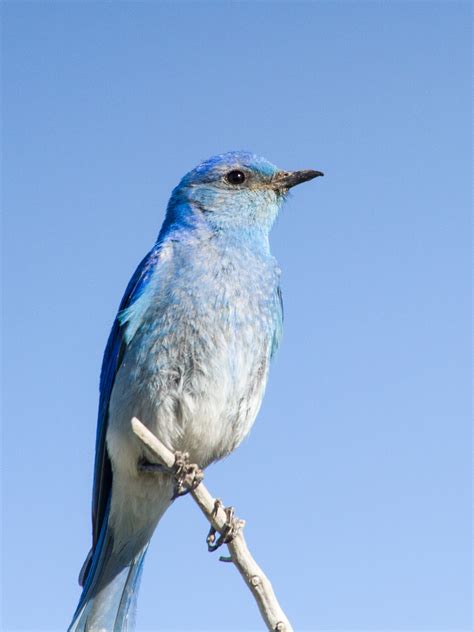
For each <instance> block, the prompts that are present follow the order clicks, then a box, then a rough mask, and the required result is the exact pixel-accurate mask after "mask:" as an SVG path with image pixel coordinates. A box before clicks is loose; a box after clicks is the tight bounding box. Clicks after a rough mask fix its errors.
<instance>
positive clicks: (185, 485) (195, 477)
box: [171, 452, 204, 500]
mask: <svg viewBox="0 0 474 632" xmlns="http://www.w3.org/2000/svg"><path fill="white" fill-rule="evenodd" d="M174 456H175V461H174V465H173V470H172V471H173V475H174V479H175V486H174V493H173V497H172V499H171V500H175V498H178V497H179V496H184V495H185V494H188V493H189V492H190V491H192V490H193V489H196V487H197V486H198V485H199V483H200V482H201V481H202V479H203V478H204V474H203V471H202V470H201V468H200V467H199V466H198V465H196V464H195V463H190V462H189V454H188V453H187V452H175V455H174Z"/></svg>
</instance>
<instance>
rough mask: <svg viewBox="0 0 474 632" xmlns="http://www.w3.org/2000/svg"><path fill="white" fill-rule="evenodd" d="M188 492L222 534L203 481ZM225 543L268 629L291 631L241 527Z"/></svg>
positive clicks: (166, 459) (155, 445) (155, 447)
mask: <svg viewBox="0 0 474 632" xmlns="http://www.w3.org/2000/svg"><path fill="white" fill-rule="evenodd" d="M131 423H132V429H133V432H134V433H135V434H136V435H137V437H138V438H139V439H140V440H141V441H142V442H143V443H144V444H145V445H146V446H147V448H148V449H149V450H151V451H152V453H153V454H154V455H155V456H156V458H157V459H158V461H159V462H160V463H162V464H163V465H164V466H165V467H167V468H169V469H172V468H173V466H174V463H175V455H174V454H173V453H172V452H171V451H170V450H168V448H166V447H165V446H164V445H163V444H162V443H161V441H159V439H157V438H156V437H155V435H154V434H152V433H151V432H150V431H149V430H148V429H147V428H146V427H145V426H144V425H143V424H142V423H141V421H139V420H138V419H137V418H136V417H134V418H133V419H132V422H131ZM189 493H190V494H191V496H192V497H193V498H194V500H195V501H196V503H197V504H198V505H199V507H200V509H201V511H202V512H203V514H204V515H205V516H206V518H207V519H208V521H209V522H210V524H211V526H212V527H213V528H214V529H215V530H216V531H218V532H219V533H221V534H222V532H223V531H224V530H225V526H226V524H227V520H228V516H227V514H226V512H225V511H224V508H223V507H222V504H221V503H219V502H217V503H216V499H215V498H213V497H212V496H211V494H210V493H209V492H208V491H207V489H206V487H205V486H204V484H203V483H200V484H199V485H198V486H197V487H195V488H194V489H191V490H190V492H189ZM227 546H228V548H229V553H230V558H225V560H226V561H231V562H233V563H234V564H235V566H236V567H237V569H238V571H239V573H240V574H241V575H242V578H243V579H244V581H245V583H246V584H247V586H248V587H249V588H250V590H251V592H252V594H253V596H254V598H255V601H256V602H257V605H258V608H259V610H260V613H261V615H262V618H263V620H264V621H265V623H266V626H267V628H268V630H271V631H272V632H293V628H292V627H291V624H290V622H289V621H288V619H287V618H286V616H285V613H284V612H283V610H282V609H281V607H280V604H279V603H278V601H277V598H276V596H275V593H274V592H273V588H272V585H271V583H270V580H269V579H268V578H267V577H266V575H265V574H264V572H263V571H262V569H261V568H260V566H258V564H257V563H256V561H255V560H254V559H253V557H252V555H251V554H250V551H249V550H248V548H247V544H246V542H245V539H244V534H243V531H242V529H239V530H238V531H237V533H236V535H235V536H234V538H233V540H232V541H231V542H229V543H228V544H227Z"/></svg>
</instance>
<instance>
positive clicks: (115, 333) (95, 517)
mask: <svg viewBox="0 0 474 632" xmlns="http://www.w3.org/2000/svg"><path fill="white" fill-rule="evenodd" d="M159 255H160V245H159V244H156V245H155V246H154V247H153V249H152V250H151V251H150V252H149V253H148V254H147V255H146V257H145V258H144V259H143V260H142V261H141V263H140V265H139V266H138V268H137V269H136V270H135V273H134V274H133V276H132V278H131V279H130V281H129V283H128V286H127V289H126V290H125V294H124V296H123V298H122V301H121V303H120V306H119V311H118V315H117V317H116V318H115V321H114V324H113V327H112V331H111V332H110V336H109V339H108V342H107V346H106V348H105V353H104V359H103V361H102V370H101V374H100V399H99V414H98V421H97V435H96V444H95V466H94V488H93V496H92V548H93V549H94V548H95V546H96V544H97V542H98V541H99V537H100V532H101V528H102V523H103V521H104V517H105V515H106V513H107V505H108V501H109V496H110V490H111V487H112V466H111V463H110V459H109V457H108V454H107V449H106V445H105V437H106V434H107V424H108V414H109V401H110V395H111V393H112V388H113V386H114V381H115V376H116V375H117V371H118V370H119V368H120V365H121V363H122V359H123V355H124V351H125V349H126V345H127V342H126V339H125V331H126V328H127V323H126V322H124V321H122V322H121V320H120V313H121V312H123V310H125V309H127V308H128V307H130V306H131V305H133V304H134V303H135V301H136V300H137V299H138V298H139V297H140V296H141V295H142V293H143V291H144V289H145V288H146V286H147V284H148V283H149V281H150V279H151V276H152V274H153V272H154V270H155V267H156V265H157V263H158V261H159ZM87 571H88V569H87V568H86V569H85V572H83V573H82V575H83V577H85V576H87Z"/></svg>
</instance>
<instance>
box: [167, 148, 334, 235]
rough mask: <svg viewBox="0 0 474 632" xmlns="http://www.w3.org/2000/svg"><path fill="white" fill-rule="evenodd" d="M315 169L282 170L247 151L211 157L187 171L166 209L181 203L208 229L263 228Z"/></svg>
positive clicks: (270, 224)
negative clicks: (207, 226)
mask: <svg viewBox="0 0 474 632" xmlns="http://www.w3.org/2000/svg"><path fill="white" fill-rule="evenodd" d="M322 175H323V174H322V173H321V172H320V171H312V170H305V171H293V172H290V171H282V170H281V169H278V168H277V167H275V165H273V164H272V163H270V162H268V161H267V160H265V158H260V157H259V156H256V155H255V154H252V153H249V152H246V151H232V152H228V153H225V154H220V155H218V156H214V157H212V158H209V160H206V161H204V162H202V163H201V164H200V165H198V166H197V167H196V168H195V169H193V170H192V171H190V172H189V173H187V174H186V175H185V176H184V177H183V179H182V180H181V182H180V183H179V185H178V186H177V187H176V188H175V189H174V191H173V194H172V196H171V200H170V206H169V207H168V212H170V211H171V212H173V210H174V211H175V212H176V210H177V209H178V208H179V207H182V205H186V206H188V207H189V208H190V209H191V212H192V213H193V214H194V215H196V214H197V215H199V216H200V218H202V219H203V221H205V222H206V223H207V224H209V226H210V227H211V228H214V229H226V228H229V229H231V228H237V229H239V228H242V229H245V230H249V229H250V230H252V229H256V228H257V229H260V230H264V231H266V232H268V231H269V230H270V228H271V226H272V224H273V222H274V220H275V218H276V216H277V215H278V211H279V210H280V207H281V205H282V203H283V201H284V199H285V196H286V194H287V193H288V191H289V189H290V188H291V187H293V186H295V185H296V184H300V183H301V182H306V181H307V180H311V179H312V178H315V177H316V176H322Z"/></svg>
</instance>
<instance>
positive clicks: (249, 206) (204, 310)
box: [69, 151, 323, 632]
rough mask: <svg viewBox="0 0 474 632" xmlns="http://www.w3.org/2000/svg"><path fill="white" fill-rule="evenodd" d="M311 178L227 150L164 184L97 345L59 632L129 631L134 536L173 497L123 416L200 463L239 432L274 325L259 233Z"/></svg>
mask: <svg viewBox="0 0 474 632" xmlns="http://www.w3.org/2000/svg"><path fill="white" fill-rule="evenodd" d="M320 175H323V174H322V173H321V172H319V171H312V170H306V171H294V172H287V171H281V170H279V169H277V167H275V166H274V165H272V164H271V163H269V162H268V161H267V160H265V159H263V158H259V157H257V156H255V155H254V154H251V153H248V152H243V151H235V152H229V153H226V154H221V155H219V156H215V157H213V158H210V159H209V160H207V161H205V162H203V163H201V164H200V165H199V166H198V167H196V168H195V169H193V170H192V171H190V172H189V173H188V174H186V175H185V176H184V177H183V179H182V180H181V182H180V183H179V184H178V186H177V187H176V188H175V189H174V190H173V192H172V195H171V198H170V201H169V203H168V208H167V211H166V217H165V220H164V223H163V226H162V228H161V231H160V233H159V235H158V239H157V241H156V243H155V245H154V246H153V248H152V249H151V250H150V252H149V253H148V254H147V255H146V257H145V258H144V259H143V261H142V262H141V263H140V265H139V266H138V268H137V270H136V272H135V274H134V275H133V276H132V278H131V280H130V282H129V284H128V286H127V289H126V291H125V294H124V296H123V298H122V301H121V303H120V306H119V310H118V314H117V317H116V319H115V322H114V324H113V327H112V331H111V333H110V336H109V340H108V342H107V346H106V349H105V354H104V359H103V364H102V371H101V376H100V402H99V413H98V424H97V436H96V456H95V469H94V487H93V501H92V525H93V541H92V549H91V551H90V553H89V555H88V557H87V559H86V561H85V562H84V565H83V568H82V570H81V574H80V583H81V585H82V586H83V591H82V595H81V597H80V600H79V605H78V606H77V610H76V612H75V614H74V618H73V621H72V623H71V625H70V627H69V632H85V631H87V632H99V631H100V632H119V631H130V630H132V629H133V625H134V617H135V611H136V597H137V592H138V585H139V581H140V575H141V570H142V566H143V560H144V557H145V554H146V551H147V547H148V544H149V541H150V538H151V536H152V534H153V532H154V530H155V527H156V525H157V523H158V521H159V520H160V518H161V517H162V515H163V514H164V512H165V511H166V509H167V508H168V507H169V506H170V504H171V503H172V499H173V491H174V488H173V480H172V478H171V477H170V476H169V475H168V474H166V473H163V472H161V473H160V472H159V471H155V472H150V471H147V468H146V464H147V463H148V461H147V455H146V454H145V449H144V447H143V445H142V444H141V443H140V441H139V440H138V439H137V438H136V437H135V436H134V434H133V432H132V430H131V425H130V422H131V419H132V417H138V418H139V419H140V420H141V421H142V423H144V424H145V425H146V426H147V427H148V428H149V429H150V430H151V432H153V433H154V434H155V435H156V436H157V437H158V438H159V439H160V440H161V441H162V442H163V443H164V444H165V445H166V446H167V447H168V448H169V449H170V450H172V451H173V452H175V451H178V450H180V451H186V452H189V454H190V460H191V462H192V463H196V464H198V465H199V466H200V467H201V468H205V467H206V466H207V465H209V464H210V463H212V462H213V461H216V460H218V459H221V458H222V457H224V456H226V455H228V454H229V453H230V452H232V450H234V449H235V448H236V447H237V446H238V445H239V444H240V443H241V442H242V440H243V439H244V438H245V437H246V436H247V434H248V433H249V431H250V429H251V427H252V424H253V423H254V421H255V417H256V415H257V413H258V410H259V408H260V404H261V402H262V397H263V394H264V390H265V386H266V382H267V376H268V369H269V363H270V359H271V357H272V356H273V354H274V353H275V351H276V349H277V347H278V344H279V341H280V337H281V332H282V321H283V309H282V299H281V292H280V282H279V279H280V270H279V268H278V265H277V263H276V260H275V259H274V258H273V257H272V255H271V253H270V246H269V232H270V229H271V227H272V224H273V223H274V221H275V219H276V217H277V215H278V212H279V210H280V208H281V206H282V203H283V201H284V199H285V197H286V194H287V192H288V190H289V189H290V188H291V187H293V186H294V185H296V184H299V183H301V182H305V181H307V180H310V179H312V178H315V177H316V176H320Z"/></svg>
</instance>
